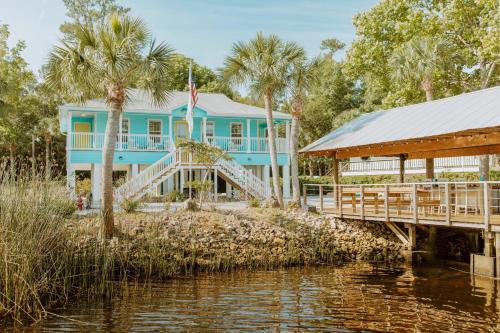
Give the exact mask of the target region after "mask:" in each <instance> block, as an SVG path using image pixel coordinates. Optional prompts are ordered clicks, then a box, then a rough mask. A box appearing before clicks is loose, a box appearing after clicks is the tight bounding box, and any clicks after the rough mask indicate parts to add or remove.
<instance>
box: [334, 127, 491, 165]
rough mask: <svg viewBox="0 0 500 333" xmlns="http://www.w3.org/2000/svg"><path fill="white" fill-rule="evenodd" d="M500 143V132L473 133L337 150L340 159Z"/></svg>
mask: <svg viewBox="0 0 500 333" xmlns="http://www.w3.org/2000/svg"><path fill="white" fill-rule="evenodd" d="M491 145H500V132H494V133H488V134H473V135H467V136H457V137H454V138H446V139H430V140H429V139H422V140H421V141H420V142H416V141H400V142H397V143H381V144H374V145H367V146H359V147H349V148H342V149H337V150H336V152H335V153H336V157H337V158H339V159H343V158H350V157H363V156H388V155H394V154H411V153H418V152H429V151H437V150H448V149H459V148H477V147H481V146H491Z"/></svg>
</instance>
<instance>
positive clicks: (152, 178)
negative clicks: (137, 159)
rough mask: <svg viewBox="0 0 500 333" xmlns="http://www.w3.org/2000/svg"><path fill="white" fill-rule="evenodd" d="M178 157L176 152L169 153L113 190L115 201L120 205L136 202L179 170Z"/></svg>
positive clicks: (178, 153) (178, 154)
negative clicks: (131, 201)
mask: <svg viewBox="0 0 500 333" xmlns="http://www.w3.org/2000/svg"><path fill="white" fill-rule="evenodd" d="M179 156H180V152H179V151H178V150H174V151H172V152H170V153H169V154H167V155H165V156H164V157H162V158H161V159H159V160H158V161H156V162H155V163H153V164H151V165H150V166H148V167H147V168H146V169H144V170H143V171H142V172H141V173H139V174H138V175H137V176H135V177H133V178H132V179H130V180H128V181H127V182H125V183H124V184H123V185H121V186H120V187H118V188H117V189H115V192H114V197H115V201H116V202H118V203H120V202H122V201H123V200H125V199H129V198H133V199H136V200H137V199H140V198H142V197H143V196H144V195H146V194H147V193H149V192H151V191H153V190H154V189H156V188H157V187H158V185H159V184H161V183H162V182H163V181H165V180H167V179H168V178H169V177H171V176H172V175H173V174H174V173H176V172H177V170H179V165H180V158H179Z"/></svg>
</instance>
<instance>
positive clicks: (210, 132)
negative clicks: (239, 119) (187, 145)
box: [207, 121, 215, 138]
mask: <svg viewBox="0 0 500 333" xmlns="http://www.w3.org/2000/svg"><path fill="white" fill-rule="evenodd" d="M214 136H215V123H214V122H213V121H207V138H213V137H214Z"/></svg>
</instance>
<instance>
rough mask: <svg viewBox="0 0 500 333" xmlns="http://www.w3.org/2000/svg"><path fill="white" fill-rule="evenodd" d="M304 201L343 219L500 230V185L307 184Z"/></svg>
mask: <svg viewBox="0 0 500 333" xmlns="http://www.w3.org/2000/svg"><path fill="white" fill-rule="evenodd" d="M303 202H304V204H305V205H310V206H315V207H316V208H317V210H319V211H320V212H323V213H326V214H333V215H335V216H338V217H343V218H353V219H361V220H375V221H395V222H408V223H415V224H418V223H422V224H434V225H442V226H451V225H455V226H463V227H474V228H484V229H486V230H488V231H490V230H491V229H492V227H493V228H494V229H498V230H499V231H500V182H430V183H403V184H355V185H354V184H348V185H344V184H343V185H333V184H304V185H303Z"/></svg>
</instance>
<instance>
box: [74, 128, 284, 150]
mask: <svg viewBox="0 0 500 333" xmlns="http://www.w3.org/2000/svg"><path fill="white" fill-rule="evenodd" d="M207 143H209V144H211V145H214V146H216V147H219V148H221V149H222V150H224V151H227V152H231V153H269V144H268V141H267V139H266V138H250V139H248V138H246V137H242V138H231V137H221V136H216V137H209V138H207ZM103 145H104V133H86V132H85V133H84V132H74V133H72V134H71V149H74V150H100V149H102V147H103ZM116 149H117V150H124V151H172V150H173V149H174V145H173V142H172V141H171V140H170V137H169V136H168V135H148V134H119V135H118V137H117V142H116ZM276 151H277V153H280V154H286V153H288V140H287V139H285V138H278V139H276Z"/></svg>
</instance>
